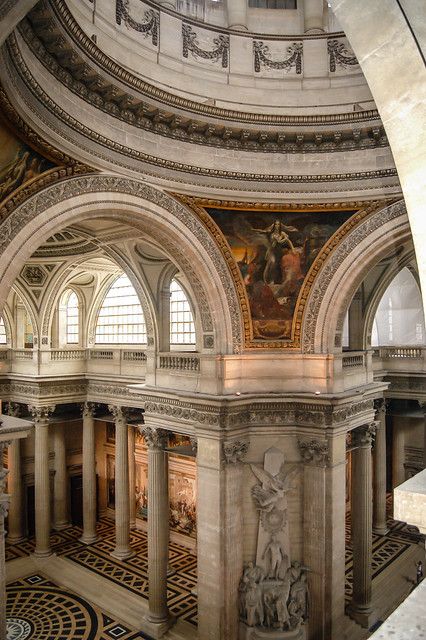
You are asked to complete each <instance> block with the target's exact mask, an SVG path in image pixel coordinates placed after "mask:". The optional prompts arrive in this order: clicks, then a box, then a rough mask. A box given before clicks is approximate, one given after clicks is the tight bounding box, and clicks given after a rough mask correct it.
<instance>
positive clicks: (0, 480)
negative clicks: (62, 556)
mask: <svg viewBox="0 0 426 640" xmlns="http://www.w3.org/2000/svg"><path fill="white" fill-rule="evenodd" d="M0 426H1V422H0ZM9 444H10V443H9V442H0V638H1V640H3V638H5V639H6V638H7V632H6V562H5V544H4V538H5V535H6V533H5V530H4V519H5V517H6V516H7V511H8V507H9V498H10V496H9V495H7V494H6V493H4V490H5V487H6V476H7V473H8V471H7V469H5V468H4V467H3V451H4V450H5V448H6V447H7V446H8V445H9Z"/></svg>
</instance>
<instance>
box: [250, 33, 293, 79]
mask: <svg viewBox="0 0 426 640" xmlns="http://www.w3.org/2000/svg"><path fill="white" fill-rule="evenodd" d="M286 54H287V58H286V59H285V60H280V61H277V60H272V59H271V58H270V57H269V46H268V45H266V44H265V43H264V42H262V40H253V59H254V70H255V72H256V73H259V72H260V71H261V68H262V67H267V68H268V69H280V70H283V71H290V70H291V69H292V68H293V67H294V68H295V69H296V74H301V73H302V61H303V43H302V42H292V43H291V44H290V45H289V46H288V47H287V49H286Z"/></svg>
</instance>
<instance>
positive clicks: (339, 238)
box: [300, 200, 408, 353]
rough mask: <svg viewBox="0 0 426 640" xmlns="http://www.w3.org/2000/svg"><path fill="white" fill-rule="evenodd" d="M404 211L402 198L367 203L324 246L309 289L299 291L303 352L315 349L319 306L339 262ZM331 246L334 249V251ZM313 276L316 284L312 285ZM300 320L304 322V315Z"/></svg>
mask: <svg viewBox="0 0 426 640" xmlns="http://www.w3.org/2000/svg"><path fill="white" fill-rule="evenodd" d="M405 213H406V210H405V204H404V201H403V200H400V201H398V202H394V203H392V204H390V205H388V206H385V207H383V206H382V207H380V208H378V207H377V205H376V207H372V208H370V207H367V208H366V209H365V210H364V211H359V212H358V213H357V214H355V215H354V216H352V218H350V220H349V221H348V222H347V223H346V224H345V225H343V226H342V227H341V228H340V229H339V230H338V231H337V232H336V233H335V234H334V236H332V238H331V240H330V242H329V243H327V244H326V245H325V247H324V248H323V249H322V251H321V253H320V255H319V256H318V258H317V259H316V260H315V262H314V265H313V266H312V268H311V271H310V272H309V274H308V278H307V281H308V282H309V281H310V285H309V291H305V286H304V287H303V289H302V292H301V294H300V296H301V297H302V296H303V298H304V304H303V310H304V315H303V326H302V333H303V339H302V349H303V352H304V353H314V351H315V331H316V325H317V320H318V313H319V309H320V307H321V304H322V301H323V299H324V296H325V293H326V291H327V289H328V287H329V285H330V282H331V281H332V279H333V277H334V275H335V273H336V271H337V269H338V268H339V266H340V265H341V264H342V262H343V261H344V260H345V259H346V258H347V257H348V256H349V255H350V253H351V252H352V251H353V250H354V249H355V248H356V247H357V246H358V245H359V244H360V243H361V242H362V241H363V240H365V239H367V238H368V237H369V235H370V234H371V233H372V232H373V231H376V230H377V229H379V228H380V227H382V226H383V225H384V224H386V223H387V222H390V221H392V220H395V219H396V218H398V217H400V216H402V215H404V214H405ZM369 214H373V215H369ZM407 224H408V223H407ZM331 249H333V250H332V251H331ZM314 280H315V287H313V288H312V283H313V281H314ZM300 322H302V318H301V317H300Z"/></svg>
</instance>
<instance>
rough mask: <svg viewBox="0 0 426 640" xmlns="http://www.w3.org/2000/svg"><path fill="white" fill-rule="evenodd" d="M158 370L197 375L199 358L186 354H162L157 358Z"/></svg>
mask: <svg viewBox="0 0 426 640" xmlns="http://www.w3.org/2000/svg"><path fill="white" fill-rule="evenodd" d="M159 368H160V369H170V370H172V371H190V372H193V373H198V372H199V371H200V358H199V356H196V355H188V354H173V355H172V354H163V355H160V357H159Z"/></svg>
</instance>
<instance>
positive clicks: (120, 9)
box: [115, 0, 160, 47]
mask: <svg viewBox="0 0 426 640" xmlns="http://www.w3.org/2000/svg"><path fill="white" fill-rule="evenodd" d="M144 18H145V20H146V22H138V21H137V20H134V19H133V18H132V17H131V15H130V13H129V0H116V5H115V21H116V23H117V24H118V25H120V24H121V21H123V22H124V24H125V25H126V27H127V28H128V29H133V30H134V31H137V32H138V33H141V34H142V35H143V37H144V38H148V37H149V36H151V43H152V45H153V46H154V47H157V46H158V42H159V38H160V13H159V11H154V10H153V9H148V10H147V11H145V13H144Z"/></svg>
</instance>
